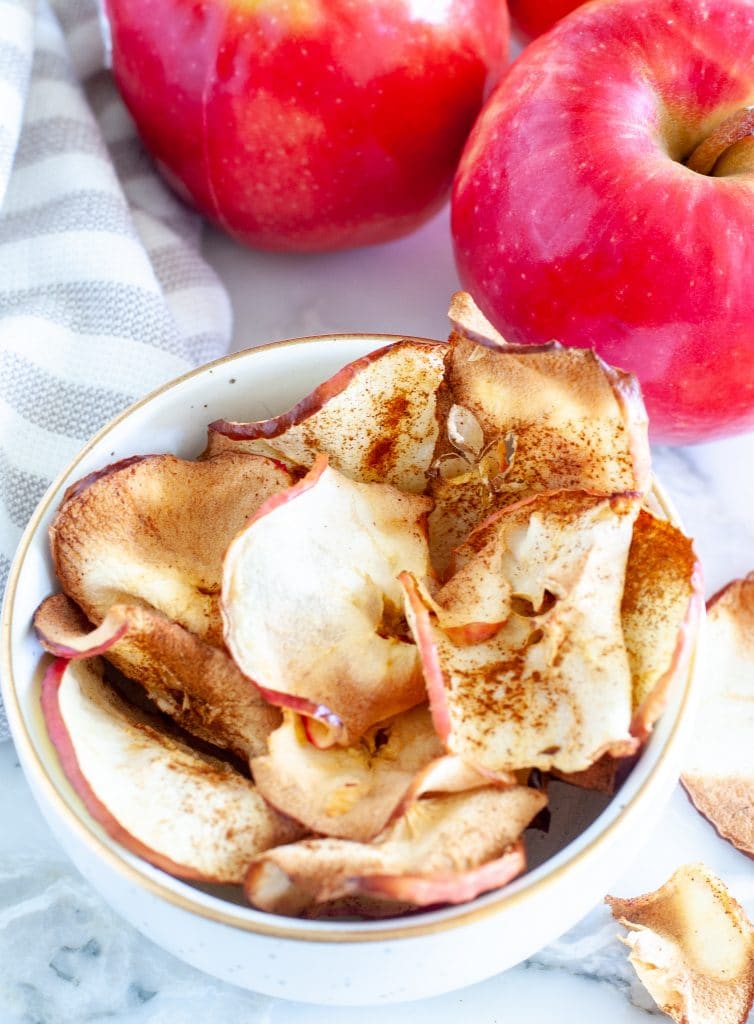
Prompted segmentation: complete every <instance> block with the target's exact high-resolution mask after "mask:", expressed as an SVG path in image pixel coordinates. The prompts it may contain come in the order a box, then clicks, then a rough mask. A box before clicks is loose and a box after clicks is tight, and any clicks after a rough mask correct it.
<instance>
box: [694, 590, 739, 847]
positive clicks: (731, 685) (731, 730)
mask: <svg viewBox="0 0 754 1024" xmlns="http://www.w3.org/2000/svg"><path fill="white" fill-rule="evenodd" d="M697 679H698V681H699V684H700V685H701V686H702V687H703V690H702V704H701V707H700V709H699V713H698V715H697V719H696V731H695V734H694V739H693V741H692V743H691V744H690V746H689V752H688V754H687V756H686V764H685V766H684V770H683V774H682V776H681V782H682V783H683V785H684V786H685V787H686V789H687V790H688V793H689V796H690V797H691V799H692V800H693V802H694V804H695V805H696V807H697V809H698V810H699V811H700V812H701V813H702V814H703V815H704V816H705V818H707V819H708V820H709V821H711V822H712V824H713V825H714V826H715V828H716V829H717V830H718V832H719V833H720V835H721V836H723V837H724V838H725V839H728V840H730V842H731V843H733V845H734V846H737V847H738V849H739V850H743V851H744V852H745V853H748V854H750V855H754V743H752V736H754V573H752V574H750V575H749V576H747V577H746V578H745V579H741V580H735V581H734V582H732V583H729V584H728V586H727V587H725V588H724V589H723V590H722V591H720V593H718V594H717V595H716V596H715V597H713V598H712V599H711V600H710V602H709V605H708V609H707V622H706V627H705V633H704V635H703V640H702V644H701V646H700V660H699V666H698V674H697Z"/></svg>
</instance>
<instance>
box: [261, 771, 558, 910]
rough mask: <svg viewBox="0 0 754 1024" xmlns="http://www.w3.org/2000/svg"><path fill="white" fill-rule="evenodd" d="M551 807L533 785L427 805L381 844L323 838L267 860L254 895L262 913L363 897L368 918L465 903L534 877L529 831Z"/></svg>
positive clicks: (280, 850)
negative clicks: (528, 871)
mask: <svg viewBox="0 0 754 1024" xmlns="http://www.w3.org/2000/svg"><path fill="white" fill-rule="evenodd" d="M546 803H547V798H546V797H545V796H544V794H542V793H540V792H537V791H536V790H534V789H528V788H527V787H525V786H514V787H511V788H509V789H491V788H488V789H480V790H476V791H475V792H473V793H460V794H454V795H450V796H439V797H430V798H428V799H425V800H419V801H417V802H415V803H413V804H411V806H410V807H409V808H408V809H407V810H406V812H405V814H404V815H403V816H402V817H401V818H399V819H397V820H396V821H395V822H394V823H393V824H392V825H389V826H388V827H387V828H386V829H385V831H384V832H382V833H381V835H380V836H378V838H377V839H376V840H375V842H374V843H372V844H371V845H368V846H367V845H364V844H361V843H353V842H348V841H347V840H343V839H313V840H305V841H303V842H301V843H294V844H292V845H289V846H280V847H277V848H276V849H275V850H270V851H268V852H267V853H265V854H262V856H260V857H257V858H256V860H255V861H254V862H253V863H252V865H251V867H250V868H249V873H248V875H247V877H246V883H245V889H246V895H247V897H248V899H249V902H250V903H252V904H253V905H254V906H255V907H259V908H260V909H261V910H270V911H273V912H276V913H281V914H301V913H306V914H307V915H309V916H313V915H316V914H317V912H318V908H321V909H326V910H327V909H329V907H328V905H331V904H333V903H334V902H335V903H337V901H339V900H343V899H346V900H348V899H350V900H353V899H354V898H359V904H358V907H359V910H360V911H361V912H362V913H364V914H365V915H367V916H369V915H371V916H379V915H380V914H384V913H385V911H386V910H387V912H388V913H394V912H395V906H396V905H399V906H401V907H404V908H405V907H410V906H417V907H419V906H429V905H432V904H436V903H461V902H465V901H466V900H470V899H473V898H474V897H475V896H477V895H479V893H481V892H486V891H488V890H489V889H497V888H500V887H501V886H503V885H505V884H507V883H508V882H509V881H511V880H512V879H513V878H515V877H516V876H517V875H519V874H520V873H521V872H522V871H523V870H524V868H525V866H526V858H525V854H524V849H523V844H522V843H521V841H520V837H521V833H522V832H523V830H524V829H525V828H526V826H527V825H528V824H529V822H530V821H531V820H532V819H533V818H534V817H535V816H536V815H537V814H538V813H539V811H540V810H542V808H543V807H544V806H545V805H546ZM386 905H387V906H386ZM351 906H353V904H351Z"/></svg>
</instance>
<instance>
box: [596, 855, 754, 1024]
mask: <svg viewBox="0 0 754 1024" xmlns="http://www.w3.org/2000/svg"><path fill="white" fill-rule="evenodd" d="M606 902H607V903H608V904H609V906H610V909H611V910H612V912H613V916H614V917H615V918H616V919H617V920H619V921H620V923H621V924H623V925H625V926H626V928H628V929H629V934H628V936H627V937H626V938H625V939H624V940H623V941H624V942H625V943H626V945H627V946H628V947H629V948H630V950H631V952H630V954H629V959H630V961H631V963H632V964H633V966H634V968H635V969H636V973H637V974H638V975H639V978H640V980H641V981H642V983H643V984H644V985H645V987H646V988H647V991H648V992H649V994H650V995H651V996H652V998H653V999H654V1000H655V1002H656V1003H657V1005H658V1006H659V1008H660V1009H661V1010H662V1011H663V1013H666V1014H667V1015H668V1016H669V1017H672V1018H673V1020H675V1021H677V1022H678V1024H744V1021H746V1019H747V1018H748V1016H749V1011H750V1009H751V1006H752V1000H753V999H754V929H753V928H752V926H751V923H750V922H749V920H748V918H747V917H746V915H745V913H744V911H743V910H742V908H741V907H740V906H739V904H738V903H737V902H736V901H735V900H734V899H733V898H732V896H731V895H730V893H729V892H728V890H727V889H726V888H725V885H724V884H723V883H722V882H721V881H720V879H719V878H716V877H715V876H714V875H713V874H712V872H710V871H709V870H708V869H707V868H706V867H705V865H704V864H686V865H684V866H683V867H680V868H679V869H678V870H677V871H676V872H675V874H674V875H673V877H672V878H671V879H670V880H669V881H668V882H666V883H665V885H663V886H662V887H661V888H660V889H658V890H657V891H656V892H652V893H648V894H647V895H646V896H637V897H636V898H634V899H616V898H615V897H612V896H608V897H607V901H606Z"/></svg>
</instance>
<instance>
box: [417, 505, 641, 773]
mask: <svg viewBox="0 0 754 1024" xmlns="http://www.w3.org/2000/svg"><path fill="white" fill-rule="evenodd" d="M639 501H640V499H639V498H638V497H637V496H635V495H615V496H613V497H599V496H596V495H591V494H586V493H583V492H578V491H568V492H566V491H563V492H558V493H554V494H540V495H537V496H535V497H534V498H530V499H529V500H527V501H524V502H520V503H519V504H517V505H513V506H509V507H508V508H507V509H504V510H503V511H502V512H499V513H497V514H496V515H494V516H493V517H491V518H490V519H489V520H488V521H487V522H486V523H484V524H483V525H482V526H481V527H480V528H479V529H478V530H477V531H476V532H475V533H473V534H472V535H471V536H470V537H469V540H468V542H467V544H466V545H464V548H463V549H461V550H460V551H459V557H460V561H461V569H460V571H461V572H463V573H464V574H465V577H466V578H467V579H472V578H473V576H474V573H475V572H477V571H478V572H479V573H480V574H483V573H487V572H489V571H490V567H491V566H493V565H494V566H497V570H496V571H498V572H500V573H501V574H502V575H503V577H504V579H505V580H506V581H507V583H508V584H509V586H510V595H511V596H510V606H509V609H510V614H509V617H508V618H507V621H506V622H505V624H504V625H503V626H501V628H500V629H499V630H498V631H497V632H496V633H495V634H494V636H492V637H491V638H490V639H487V640H484V641H482V642H480V643H477V644H462V645H459V644H458V643H457V642H454V641H453V639H452V638H451V636H449V635H448V632H447V631H446V630H445V629H443V628H442V624H441V619H440V617H438V615H437V613H436V612H435V610H434V609H435V607H436V606H439V607H440V608H442V607H443V606H444V591H445V588H443V589H441V590H440V591H439V592H438V593H437V595H436V596H435V599H434V602H432V603H430V602H428V601H427V599H426V596H425V595H424V594H423V592H422V589H421V587H420V586H419V585H418V584H417V582H416V580H415V579H413V578H412V577H411V575H410V574H408V573H403V574H402V575H401V582H402V583H403V586H404V589H405V592H406V598H407V600H406V614H407V618H408V621H409V624H410V626H411V629H412V632H413V634H414V637H415V639H416V642H417V645H418V647H419V650H420V652H421V656H422V661H423V664H424V672H425V676H426V679H427V689H428V692H429V699H430V705H431V707H432V714H433V717H434V722H435V727H436V729H437V731H438V734H439V736H440V738H441V739H442V740H443V742H444V743H445V745H446V747H447V749H448V750H449V751H451V752H452V753H455V754H459V755H460V756H462V757H463V758H464V759H465V760H467V761H468V762H470V763H471V764H473V765H474V766H476V767H478V768H481V769H483V770H489V771H516V770H517V769H522V768H539V769H540V770H542V771H548V770H550V769H558V770H559V771H563V772H576V771H583V770H584V769H586V768H588V767H589V766H590V765H592V764H593V763H594V762H595V761H597V760H598V759H599V758H600V757H602V756H603V754H606V753H610V754H612V755H614V756H626V755H628V754H631V753H633V751H634V750H635V749H636V746H637V741H636V740H635V739H634V738H633V737H632V736H631V735H630V733H629V724H630V721H631V677H630V672H629V664H628V656H627V653H626V649H625V645H624V643H623V632H622V627H621V619H620V607H621V596H622V592H623V582H624V574H625V566H626V560H627V556H628V549H629V546H630V543H631V532H632V527H633V522H634V520H635V518H636V516H637V514H638V511H639ZM452 582H453V581H451V583H450V584H446V586H450V585H451V584H452ZM454 596H455V599H456V612H457V610H458V608H457V602H458V594H456V595H454ZM470 605H471V608H472V610H471V614H470V618H477V617H478V616H477V611H476V610H475V608H474V600H473V596H472V600H471V601H470Z"/></svg>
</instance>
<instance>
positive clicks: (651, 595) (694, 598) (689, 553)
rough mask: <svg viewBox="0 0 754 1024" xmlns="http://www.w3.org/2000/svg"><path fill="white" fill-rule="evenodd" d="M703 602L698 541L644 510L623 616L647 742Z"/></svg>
mask: <svg viewBox="0 0 754 1024" xmlns="http://www.w3.org/2000/svg"><path fill="white" fill-rule="evenodd" d="M703 606H704V597H703V584H702V572H701V565H700V563H699V560H698V558H697V557H696V552H695V551H694V544H693V542H692V541H691V540H690V539H689V538H688V537H686V536H684V535H683V534H682V533H681V531H680V530H678V529H676V527H675V526H673V525H672V523H668V522H665V521H664V520H662V519H657V518H655V516H653V515H652V514H651V513H650V512H648V511H646V510H645V509H642V511H641V512H640V513H639V516H638V518H637V520H636V523H635V524H634V533H633V538H632V540H631V548H630V550H629V553H628V564H627V566H626V585H625V588H624V591H623V603H622V606H621V621H622V623H623V636H624V638H625V642H626V650H627V651H628V660H629V664H630V666H631V681H632V689H633V694H632V707H633V722H632V725H631V731H632V733H633V734H634V735H635V736H637V737H638V738H639V739H640V740H642V741H644V740H645V739H646V738H647V737H648V735H649V733H650V732H651V731H652V726H653V725H654V723H655V722H656V721H657V719H658V718H659V717H660V715H661V714H662V712H663V710H664V708H665V704H666V701H667V695H668V692H669V690H670V687H671V686H672V683H673V680H674V679H676V678H678V676H679V675H680V674H682V673H683V672H685V671H687V669H688V662H689V656H690V653H691V648H692V646H693V642H694V638H695V637H696V634H697V630H698V625H699V619H700V617H701V612H702V609H703Z"/></svg>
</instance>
